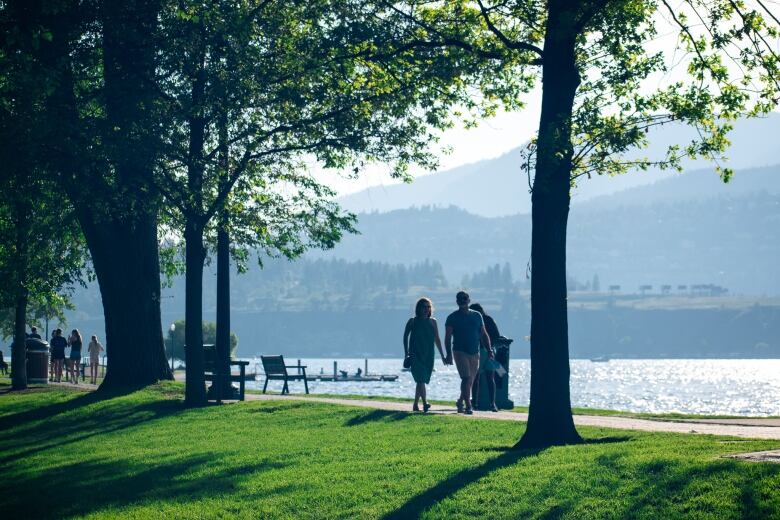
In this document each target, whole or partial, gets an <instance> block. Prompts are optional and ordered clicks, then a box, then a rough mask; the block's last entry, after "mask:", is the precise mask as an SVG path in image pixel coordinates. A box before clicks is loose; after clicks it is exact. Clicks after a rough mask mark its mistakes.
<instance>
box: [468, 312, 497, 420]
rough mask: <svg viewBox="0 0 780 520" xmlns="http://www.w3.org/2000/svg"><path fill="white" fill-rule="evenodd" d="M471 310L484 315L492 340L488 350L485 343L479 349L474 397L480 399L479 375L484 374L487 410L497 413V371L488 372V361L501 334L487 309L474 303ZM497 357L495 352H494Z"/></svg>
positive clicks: (486, 328) (487, 330) (486, 327)
mask: <svg viewBox="0 0 780 520" xmlns="http://www.w3.org/2000/svg"><path fill="white" fill-rule="evenodd" d="M469 309H471V310H472V311H477V312H478V313H480V315H482V321H483V322H484V323H485V331H486V332H487V335H488V337H489V338H490V344H489V345H488V348H485V345H484V343H483V344H482V348H480V349H479V371H478V373H477V377H476V378H475V379H474V395H475V396H476V398H477V399H479V379H480V378H479V374H480V373H484V374H485V380H486V381H487V390H488V399H489V402H488V405H487V409H488V410H490V411H491V412H497V411H498V407H497V406H496V379H495V375H496V373H495V370H488V368H487V367H488V365H489V363H488V359H490V355H489V349H490V347H492V346H493V345H495V343H496V341H498V339H499V338H500V337H501V334H499V332H498V325H496V321H495V320H494V319H493V318H491V317H490V316H488V315H487V314H485V309H483V308H482V305H480V304H478V303H472V304H471V305H470V306H469ZM493 354H494V355H495V351H494V352H493ZM479 406H480V408H482V407H483V404H482V403H480V404H479Z"/></svg>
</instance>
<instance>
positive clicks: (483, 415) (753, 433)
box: [49, 382, 780, 440]
mask: <svg viewBox="0 0 780 520" xmlns="http://www.w3.org/2000/svg"><path fill="white" fill-rule="evenodd" d="M49 384H50V385H56V386H64V387H67V388H77V389H79V390H95V389H97V387H96V386H95V385H90V384H88V383H79V384H76V385H74V384H73V383H64V382H63V383H49ZM246 399H247V400H249V401H280V400H281V401H295V400H302V399H303V400H307V401H317V402H320V403H328V404H337V405H343V406H356V407H359V408H371V409H375V410H389V411H396V412H410V411H411V404H410V403H399V402H393V401H377V400H371V399H341V398H338V397H309V396H303V395H300V394H299V395H296V394H293V395H279V394H246ZM428 413H429V414H433V415H452V416H457V417H462V418H463V419H491V420H496V421H520V422H526V421H527V420H528V414H527V413H520V412H506V411H500V412H479V411H475V412H474V415H464V414H459V413H457V411H456V410H455V407H454V406H444V405H432V406H431V409H430V411H429V412H428ZM574 424H576V425H577V426H593V427H596V428H613V429H618V430H639V431H646V432H668V433H693V434H700V435H725V436H731V437H742V438H746V439H777V440H780V419H760V418H750V417H745V418H739V419H679V420H660V419H634V418H632V417H616V416H602V415H575V416H574Z"/></svg>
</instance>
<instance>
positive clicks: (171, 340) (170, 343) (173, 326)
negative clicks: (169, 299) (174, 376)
mask: <svg viewBox="0 0 780 520" xmlns="http://www.w3.org/2000/svg"><path fill="white" fill-rule="evenodd" d="M169 330H170V331H171V339H170V341H169V345H170V346H171V373H173V333H174V332H175V331H176V324H175V323H171V328H170V329H169Z"/></svg>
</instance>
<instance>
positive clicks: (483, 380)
mask: <svg viewBox="0 0 780 520" xmlns="http://www.w3.org/2000/svg"><path fill="white" fill-rule="evenodd" d="M512 341H513V340H511V339H509V338H505V337H503V336H501V337H500V338H499V339H497V340H496V341H495V342H494V343H493V348H494V349H495V353H496V361H498V363H499V364H500V365H501V366H502V367H503V369H504V370H503V371H501V370H499V371H484V370H481V368H482V367H481V366H480V372H479V375H478V376H477V377H478V378H479V390H478V394H477V402H476V403H475V404H476V406H475V407H476V409H477V410H488V409H489V408H488V406H489V403H490V393H489V392H488V385H487V383H488V378H490V377H492V378H494V380H495V382H496V406H497V407H498V408H500V409H502V410H511V409H512V408H514V406H515V404H514V403H513V402H512V401H510V400H509V345H511V344H512ZM500 372H504V373H503V374H502V375H499V373H500Z"/></svg>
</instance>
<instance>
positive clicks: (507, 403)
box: [495, 336, 515, 410]
mask: <svg viewBox="0 0 780 520" xmlns="http://www.w3.org/2000/svg"><path fill="white" fill-rule="evenodd" d="M512 341H514V340H512V339H509V338H505V337H503V336H502V337H500V338H499V339H498V341H496V347H495V349H496V361H498V362H499V363H501V366H502V367H504V370H506V373H505V374H504V375H503V376H500V377H499V375H498V374H496V406H498V407H499V408H500V409H502V410H511V409H512V408H514V407H515V403H514V402H512V400H511V399H509V346H510V345H511V344H512Z"/></svg>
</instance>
